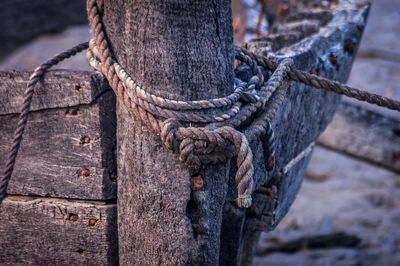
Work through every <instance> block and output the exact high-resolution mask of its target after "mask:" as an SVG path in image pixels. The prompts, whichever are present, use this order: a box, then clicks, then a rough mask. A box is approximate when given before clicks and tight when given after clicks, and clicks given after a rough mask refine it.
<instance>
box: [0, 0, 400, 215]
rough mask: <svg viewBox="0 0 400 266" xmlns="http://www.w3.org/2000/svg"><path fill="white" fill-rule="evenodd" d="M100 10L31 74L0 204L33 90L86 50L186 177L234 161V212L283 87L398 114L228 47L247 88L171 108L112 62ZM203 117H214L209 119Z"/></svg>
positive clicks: (270, 158)
mask: <svg viewBox="0 0 400 266" xmlns="http://www.w3.org/2000/svg"><path fill="white" fill-rule="evenodd" d="M102 8H103V6H102V1H99V2H97V1H96V0H88V1H87V11H88V18H89V24H90V28H91V31H92V34H93V39H92V40H90V41H89V42H86V43H82V44H79V45H77V46H75V47H73V48H71V49H69V50H68V51H66V52H63V53H61V54H58V55H56V56H55V57H53V58H51V59H50V60H48V61H46V62H45V63H43V64H42V65H40V66H39V67H38V68H36V69H35V71H34V72H33V74H32V75H31V77H30V79H29V82H28V88H27V90H26V91H25V98H24V103H23V106H22V109H21V114H20V119H19V122H18V126H17V129H16V131H15V134H14V139H13V145H12V149H11V152H10V155H9V158H8V161H7V164H6V169H5V172H4V175H3V177H2V178H1V180H0V202H1V201H2V200H3V199H4V197H5V196H6V190H7V186H8V183H9V180H10V178H11V175H12V171H13V168H14V165H15V160H16V157H17V154H18V149H19V146H20V143H21V140H22V135H23V132H24V128H25V125H26V123H27V119H28V113H29V108H30V103H31V100H32V96H33V92H34V88H35V85H36V84H37V82H38V81H39V80H40V79H42V78H43V76H44V74H45V73H46V71H47V70H48V69H49V68H50V67H52V66H54V65H56V64H57V63H59V62H60V61H62V60H64V59H66V58H68V57H70V56H72V55H75V54H76V53H78V52H80V51H82V50H84V49H87V48H88V51H87V53H86V57H87V59H88V62H89V64H90V65H91V66H92V67H93V68H95V69H96V70H98V71H100V72H101V73H103V75H104V76H105V77H106V78H107V80H108V82H109V85H110V87H111V88H112V89H113V91H114V92H115V94H116V96H117V98H118V100H119V101H121V102H122V103H123V104H124V105H125V106H126V107H127V108H128V109H129V110H130V111H131V112H132V113H133V114H134V115H135V116H136V117H138V118H140V120H141V121H142V122H143V123H145V124H146V125H147V126H148V127H149V128H151V129H153V130H154V131H155V132H156V133H158V134H160V136H161V140H162V141H163V142H164V144H165V146H166V147H167V148H168V149H171V150H173V151H175V152H177V153H179V158H180V160H181V161H183V162H184V163H185V164H186V165H187V166H188V167H190V168H191V169H192V170H193V171H198V170H199V168H200V167H201V166H202V165H207V164H216V163H220V162H226V161H227V160H229V159H231V158H233V157H234V156H235V155H236V156H237V168H238V170H237V173H236V176H235V180H236V183H237V185H238V199H237V204H238V206H239V207H245V208H248V207H250V206H251V201H252V200H251V194H252V193H253V192H254V189H255V187H254V180H253V174H254V167H253V163H252V161H253V155H252V151H251V148H250V146H249V142H250V141H253V140H255V139H256V138H260V139H261V140H262V142H263V148H264V159H265V167H266V170H271V169H272V168H273V165H274V153H275V151H274V146H275V142H274V134H273V130H272V128H271V125H270V121H271V120H272V118H273V117H274V115H275V113H276V111H277V110H278V108H279V107H280V105H281V104H282V102H283V100H284V98H285V95H286V91H287V88H288V82H285V81H286V80H293V81H297V82H301V83H304V84H306V85H308V86H311V87H314V88H318V89H324V90H327V91H332V92H335V93H337V94H343V95H346V96H348V97H351V98H356V99H358V100H360V101H366V102H368V103H371V104H376V105H379V106H382V107H386V108H389V109H393V110H397V111H400V102H398V101H395V100H393V99H390V98H387V97H383V96H380V95H376V94H371V93H368V92H366V91H361V90H358V89H355V88H352V87H349V86H347V85H344V84H341V83H339V82H336V81H331V80H328V79H325V78H322V77H319V76H316V75H312V74H308V73H306V72H304V71H300V70H296V69H293V61H292V60H291V59H284V60H282V61H281V62H280V63H277V62H275V61H273V60H271V59H269V58H266V57H262V56H259V55H256V54H254V53H252V52H250V51H248V50H246V49H245V48H242V47H235V58H236V59H237V60H239V61H240V62H241V63H243V64H247V65H249V66H250V67H251V69H252V74H253V77H252V78H251V79H250V80H249V81H248V82H242V81H238V82H237V83H236V85H235V88H234V89H233V92H232V93H231V94H230V95H228V96H225V97H221V98H215V99H207V100H199V101H177V100H171V99H166V98H163V97H160V96H157V95H153V94H150V93H149V92H147V91H146V89H145V88H142V87H140V86H139V85H138V84H136V82H135V81H134V80H133V79H132V77H131V76H130V75H129V74H128V73H127V72H126V71H125V70H124V69H123V67H122V66H121V65H120V64H119V63H118V62H117V60H116V59H115V58H114V57H113V56H112V53H111V51H110V48H109V45H108V42H107V39H106V36H105V32H104V26H103V24H102V22H101V16H100V14H101V11H102ZM260 66H261V67H264V68H265V69H267V70H270V71H273V74H272V75H271V77H270V78H269V79H268V80H267V81H265V80H264V76H263V75H262V71H261V69H260ZM211 110H218V111H219V112H218V113H217V114H213V115H209V114H208V113H209V111H211ZM199 111H200V112H199ZM248 120H251V121H252V122H251V123H250V125H247V126H246V127H245V128H244V129H242V131H239V130H238V129H237V128H239V127H240V126H241V125H242V124H243V122H245V121H248ZM187 122H190V124H192V123H194V124H196V123H203V124H205V126H186V124H187Z"/></svg>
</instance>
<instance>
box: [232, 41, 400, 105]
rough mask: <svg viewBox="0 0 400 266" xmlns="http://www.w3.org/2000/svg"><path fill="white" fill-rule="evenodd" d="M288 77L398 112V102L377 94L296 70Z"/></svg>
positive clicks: (262, 61)
mask: <svg viewBox="0 0 400 266" xmlns="http://www.w3.org/2000/svg"><path fill="white" fill-rule="evenodd" d="M235 50H236V51H237V52H238V53H239V55H242V56H243V55H247V56H249V57H250V58H251V59H253V60H255V61H256V62H257V64H259V65H260V66H263V67H265V68H267V69H269V70H271V71H274V70H275V69H276V68H277V66H278V63H277V62H274V61H272V60H270V59H268V58H266V57H263V56H259V55H257V54H255V53H253V52H251V51H249V50H247V49H245V48H243V47H239V46H235ZM288 77H289V78H290V79H291V80H293V81H297V82H301V83H303V84H305V85H308V86H311V87H314V88H317V89H323V90H326V91H332V92H335V93H337V94H341V95H345V96H347V97H350V98H355V99H357V100H359V101H363V102H368V103H370V104H375V105H378V106H381V107H385V108H388V109H392V110H396V111H399V112H400V101H396V100H393V99H391V98H388V97H384V96H381V95H378V94H374V93H369V92H367V91H362V90H359V89H356V88H352V87H350V86H347V85H345V84H342V83H340V82H337V81H333V80H329V79H326V78H323V77H319V76H317V75H314V74H309V73H307V72H304V71H301V70H296V69H292V70H291V71H289V72H288Z"/></svg>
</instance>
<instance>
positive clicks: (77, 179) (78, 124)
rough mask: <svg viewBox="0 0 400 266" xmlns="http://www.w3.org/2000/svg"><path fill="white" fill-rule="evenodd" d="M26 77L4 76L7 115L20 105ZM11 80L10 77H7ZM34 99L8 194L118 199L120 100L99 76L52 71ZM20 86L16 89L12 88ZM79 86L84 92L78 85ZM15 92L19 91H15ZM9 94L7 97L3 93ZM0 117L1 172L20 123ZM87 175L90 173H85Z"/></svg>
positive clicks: (1, 90)
mask: <svg viewBox="0 0 400 266" xmlns="http://www.w3.org/2000/svg"><path fill="white" fill-rule="evenodd" d="M26 75H27V73H26V72H16V71H15V72H11V73H9V72H2V73H0V76H2V78H1V79H2V81H4V83H0V84H1V85H0V94H2V95H4V96H5V97H2V98H1V99H2V100H1V101H3V100H4V103H5V104H4V105H2V110H3V112H7V113H13V112H14V110H15V109H16V108H17V106H18V107H19V105H20V104H21V103H20V101H18V100H19V99H20V98H21V95H22V90H23V88H24V86H22V83H25V82H22V81H21V80H23V79H25V77H26ZM6 77H9V78H6ZM43 83H44V86H43V87H39V88H38V91H37V93H35V95H34V99H35V100H34V102H33V103H32V105H33V106H32V107H33V109H34V110H38V109H39V110H38V111H33V112H31V113H30V116H29V120H28V124H27V127H26V130H25V134H24V139H23V141H22V144H21V149H20V152H19V154H18V157H17V162H16V165H15V168H14V169H15V170H14V173H13V176H12V178H11V181H10V184H9V188H8V193H9V194H18V195H41V196H52V197H61V198H78V199H97V200H103V199H112V198H115V197H116V163H115V156H114V148H115V127H116V125H115V96H114V94H113V92H112V91H111V90H110V89H109V87H108V85H107V83H106V82H105V81H104V79H103V78H101V77H100V76H99V75H98V74H90V73H89V72H78V71H55V72H49V73H48V74H47V75H46V77H45V79H44V82H43ZM12 84H15V86H11V87H10V85H12ZM74 84H79V86H80V88H79V92H76V91H75V90H76V89H75V87H74V86H75V85H74ZM10 88H14V90H15V91H13V90H10ZM3 93H4V94H3ZM17 121H18V116H17V115H15V114H7V115H0V154H1V155H0V168H1V169H4V165H5V162H6V159H7V154H8V152H9V149H10V145H11V140H12V137H13V133H14V130H15V125H16V124H17ZM82 170H84V171H86V170H88V171H90V173H88V172H86V173H82Z"/></svg>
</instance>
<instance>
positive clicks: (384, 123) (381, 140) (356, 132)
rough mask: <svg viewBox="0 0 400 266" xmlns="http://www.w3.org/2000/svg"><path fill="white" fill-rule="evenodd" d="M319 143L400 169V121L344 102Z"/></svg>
mask: <svg viewBox="0 0 400 266" xmlns="http://www.w3.org/2000/svg"><path fill="white" fill-rule="evenodd" d="M318 144H319V145H321V146H323V147H326V148H329V149H331V150H334V151H338V152H341V153H344V154H347V155H350V156H352V157H355V158H357V159H360V160H363V161H366V162H369V163H372V164H375V165H378V166H381V167H384V168H387V169H389V170H391V171H394V172H397V173H400V121H399V120H397V119H394V118H391V117H389V116H385V115H382V114H379V113H376V112H374V111H370V110H367V109H365V108H363V107H361V106H357V105H355V104H352V103H348V102H343V103H342V104H341V105H340V106H339V109H338V111H337V113H336V115H335V116H334V118H333V121H332V123H331V124H330V125H329V127H328V128H327V129H326V130H325V131H324V133H323V134H322V135H321V136H320V137H319V139H318Z"/></svg>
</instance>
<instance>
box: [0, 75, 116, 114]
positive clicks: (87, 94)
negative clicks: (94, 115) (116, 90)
mask: <svg viewBox="0 0 400 266" xmlns="http://www.w3.org/2000/svg"><path fill="white" fill-rule="evenodd" d="M30 74H31V72H29V71H17V70H12V71H2V72H0V95H1V96H2V97H1V98H0V116H1V115H8V114H18V113H19V112H20V109H21V105H22V102H23V98H24V91H25V90H26V86H27V82H28V80H29V76H30ZM106 90H109V86H108V83H107V80H106V79H105V78H104V77H103V75H101V74H100V73H98V72H92V71H73V70H52V71H49V72H48V73H46V75H45V77H44V79H43V81H41V82H39V83H38V85H36V88H35V93H34V96H33V100H32V104H31V111H38V110H44V109H53V108H65V107H73V106H77V105H81V104H90V103H92V102H93V101H95V100H96V99H97V97H98V96H99V95H101V94H102V93H103V92H104V91H106Z"/></svg>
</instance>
